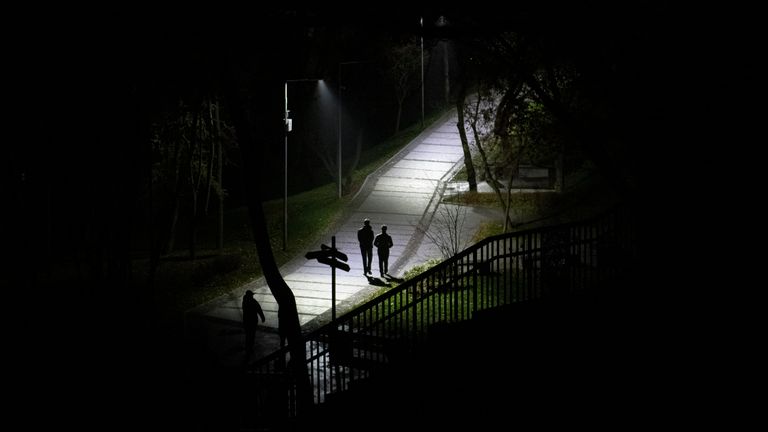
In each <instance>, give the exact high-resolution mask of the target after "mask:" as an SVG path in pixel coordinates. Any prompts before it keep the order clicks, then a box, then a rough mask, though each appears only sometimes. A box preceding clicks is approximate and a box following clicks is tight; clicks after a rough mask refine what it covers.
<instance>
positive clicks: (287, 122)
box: [283, 78, 322, 251]
mask: <svg viewBox="0 0 768 432" xmlns="http://www.w3.org/2000/svg"><path fill="white" fill-rule="evenodd" d="M307 81H308V82H318V81H322V80H319V79H310V78H302V79H291V80H285V83H284V93H285V114H284V116H283V139H284V150H285V154H284V156H283V251H285V250H286V249H287V247H288V132H290V131H291V130H292V129H293V121H292V120H291V119H290V118H288V113H289V111H288V83H289V82H307Z"/></svg>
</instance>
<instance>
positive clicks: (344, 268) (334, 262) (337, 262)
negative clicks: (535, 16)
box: [317, 257, 349, 272]
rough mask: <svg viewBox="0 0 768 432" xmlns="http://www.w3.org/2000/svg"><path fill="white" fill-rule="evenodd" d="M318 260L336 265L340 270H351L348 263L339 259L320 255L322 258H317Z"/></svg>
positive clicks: (332, 265)
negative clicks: (335, 259)
mask: <svg viewBox="0 0 768 432" xmlns="http://www.w3.org/2000/svg"><path fill="white" fill-rule="evenodd" d="M317 262H319V263H322V264H325V265H329V266H331V267H335V268H337V269H339V270H344V271H345V272H348V271H349V265H348V264H344V263H343V262H339V261H334V260H332V259H330V258H325V257H320V258H318V259H317Z"/></svg>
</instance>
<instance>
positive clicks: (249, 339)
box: [243, 290, 266, 356]
mask: <svg viewBox="0 0 768 432" xmlns="http://www.w3.org/2000/svg"><path fill="white" fill-rule="evenodd" d="M259 317H261V322H264V321H266V318H264V311H262V310H261V305H260V304H259V302H258V301H257V300H256V299H255V298H253V291H251V290H248V291H246V292H245V295H244V296H243V328H244V329H245V354H246V356H250V355H251V354H252V353H253V347H254V343H255V341H256V328H257V327H258V326H259Z"/></svg>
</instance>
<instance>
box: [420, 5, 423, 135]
mask: <svg viewBox="0 0 768 432" xmlns="http://www.w3.org/2000/svg"><path fill="white" fill-rule="evenodd" d="M419 25H420V26H421V32H420V33H421V128H422V129H424V17H420V18H419Z"/></svg>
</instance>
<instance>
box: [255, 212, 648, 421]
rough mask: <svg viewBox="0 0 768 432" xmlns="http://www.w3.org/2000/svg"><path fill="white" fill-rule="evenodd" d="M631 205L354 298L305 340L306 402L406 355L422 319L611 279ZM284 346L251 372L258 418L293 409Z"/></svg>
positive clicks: (500, 238)
mask: <svg viewBox="0 0 768 432" xmlns="http://www.w3.org/2000/svg"><path fill="white" fill-rule="evenodd" d="M634 233H635V230H634V220H633V213H632V212H631V211H629V210H628V209H627V208H626V207H620V208H616V209H613V210H611V211H609V212H606V213H605V214H603V215H600V216H597V217H594V218H591V219H589V220H585V221H582V222H577V223H569V224H564V225H557V226H552V227H546V228H540V229H533V230H527V231H520V232H515V233H508V234H503V235H497V236H493V237H489V238H486V239H484V240H482V241H480V242H479V243H477V244H475V245H473V246H471V247H469V248H467V249H466V250H464V251H463V252H461V253H459V254H458V255H456V256H454V257H452V258H450V259H447V260H445V261H443V262H441V263H440V264H438V265H436V266H435V267H433V268H431V269H429V270H427V271H425V272H424V273H422V274H420V275H418V276H416V277H414V278H413V279H411V280H408V281H406V282H404V283H402V284H401V285H399V286H397V287H394V288H392V289H391V290H389V291H387V292H386V293H384V294H382V295H380V296H378V297H377V298H374V299H372V300H371V301H369V302H367V303H365V304H362V305H360V306H358V307H357V308H355V309H353V310H351V311H350V312H348V313H346V314H344V315H343V316H341V317H339V318H338V319H337V320H336V322H335V323H329V324H327V325H325V326H323V327H321V328H319V329H317V330H315V331H313V332H311V333H309V334H307V335H306V336H305V338H304V340H305V343H306V351H307V356H306V359H303V360H304V361H305V362H306V365H307V369H308V375H309V380H310V382H311V386H312V403H313V404H314V405H317V404H322V403H324V402H325V401H326V400H328V399H329V398H331V397H333V395H334V394H336V393H339V392H344V391H346V390H348V389H350V388H351V387H353V386H354V385H355V384H356V383H357V382H360V381H363V380H366V379H368V378H370V377H372V376H374V375H375V374H376V373H377V371H379V370H381V369H382V368H386V367H387V364H388V363H391V362H396V361H399V360H401V359H403V358H406V357H407V356H408V355H409V353H410V352H412V350H413V348H414V347H415V346H417V345H418V344H419V343H421V342H423V341H424V340H425V339H426V337H427V333H428V329H429V328H430V326H432V325H434V324H438V323H454V322H459V321H464V320H469V319H471V318H472V316H473V314H474V313H475V312H479V311H483V310H487V309H492V308H496V307H499V306H504V305H508V304H510V303H515V302H524V301H529V300H535V299H539V298H543V297H555V296H560V295H569V294H574V293H579V292H583V291H585V290H589V289H591V288H593V287H595V286H597V285H598V284H601V283H603V282H605V281H608V280H611V279H612V278H613V277H614V276H616V275H617V273H618V272H621V271H622V270H623V269H624V268H625V266H626V265H627V264H628V263H631V262H632V261H633V260H634V258H635V255H636V249H635V244H636V242H635V240H636V239H635V237H634V236H635V234H634ZM289 357H290V354H289V352H288V349H287V347H286V348H285V349H282V350H280V351H277V352H275V353H273V354H271V355H269V356H267V357H265V358H263V359H261V360H260V361H259V362H257V363H256V364H255V365H254V366H253V367H252V368H251V369H250V374H251V376H252V377H254V378H255V379H256V382H257V388H258V392H259V397H257V398H256V399H257V403H256V404H255V405H256V406H254V407H253V409H254V410H255V412H254V413H253V414H254V415H257V416H260V417H275V418H278V417H282V418H290V417H295V416H296V415H297V395H298V392H297V383H296V381H295V379H294V378H293V376H292V375H291V374H289V373H288V369H290V366H288V365H289V364H290V362H288V363H287V362H286V360H287V359H288V358H289Z"/></svg>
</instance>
